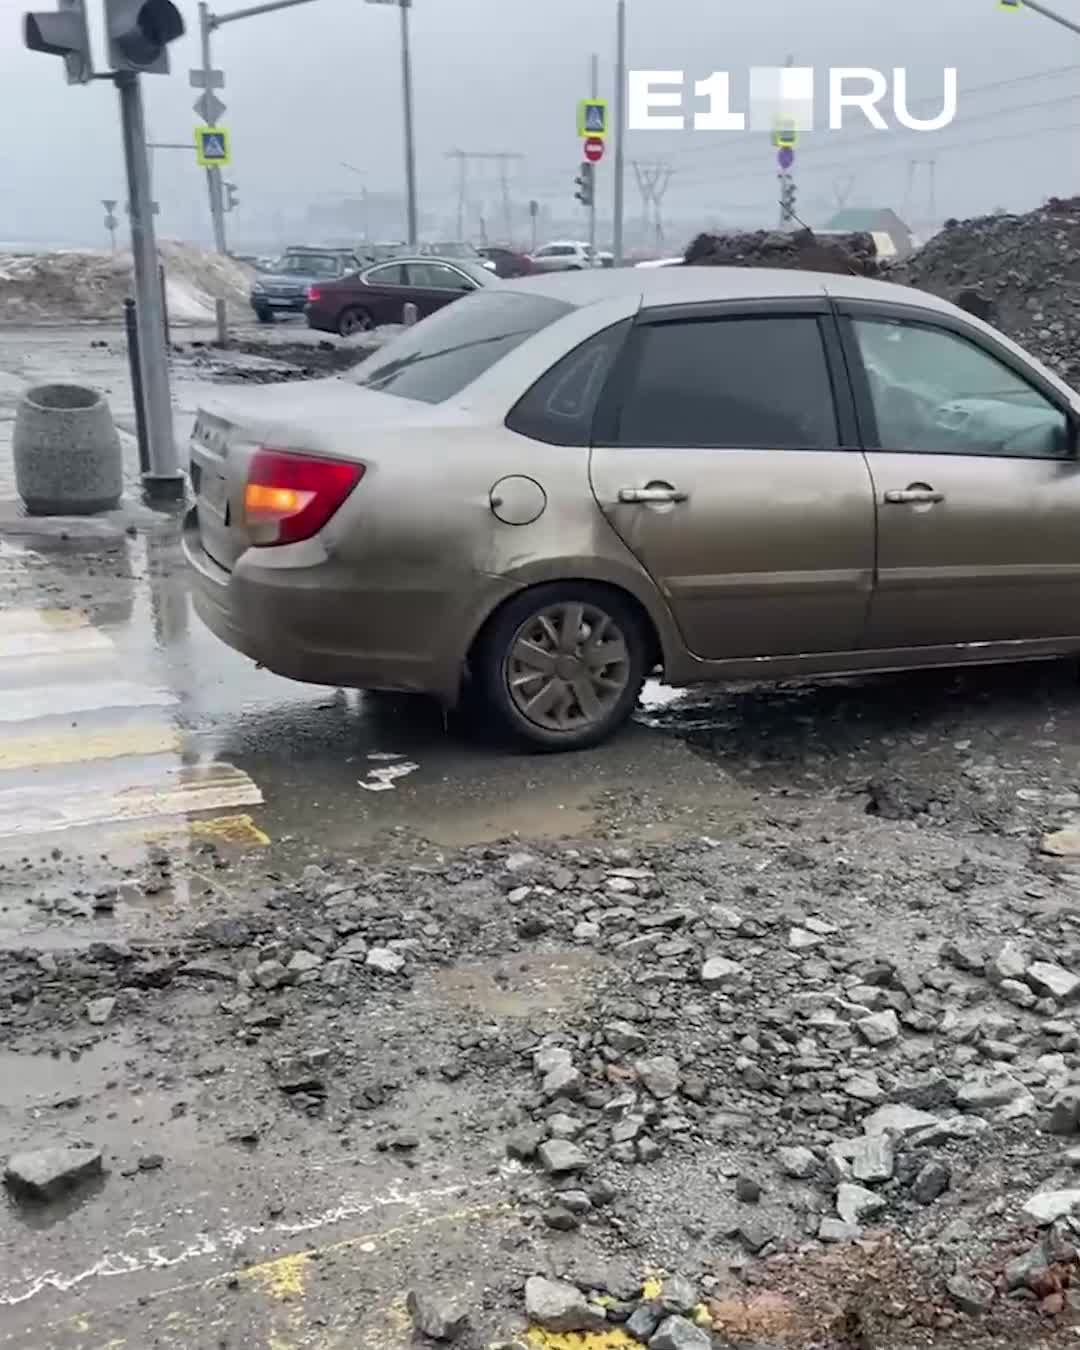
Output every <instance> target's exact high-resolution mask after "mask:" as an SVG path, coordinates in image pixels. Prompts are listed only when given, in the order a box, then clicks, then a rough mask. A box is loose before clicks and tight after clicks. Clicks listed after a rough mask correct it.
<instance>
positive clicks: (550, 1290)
mask: <svg viewBox="0 0 1080 1350" xmlns="http://www.w3.org/2000/svg"><path fill="white" fill-rule="evenodd" d="M525 1315H526V1316H527V1317H528V1319H529V1321H530V1322H533V1323H535V1325H536V1326H539V1327H543V1328H544V1330H545V1331H555V1332H569V1331H600V1330H602V1329H603V1328H604V1327H605V1326H606V1325H607V1315H606V1313H605V1312H604V1309H603V1308H602V1307H599V1306H597V1305H596V1304H594V1303H590V1302H589V1300H588V1299H587V1298H586V1297H585V1295H584V1294H583V1293H582V1292H581V1291H580V1290H579V1289H578V1288H577V1286H576V1285H573V1284H568V1283H566V1282H565V1281H563V1280H549V1279H546V1278H545V1277H544V1276H541V1275H532V1276H530V1277H529V1279H527V1280H526V1281H525Z"/></svg>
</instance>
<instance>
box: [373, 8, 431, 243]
mask: <svg viewBox="0 0 1080 1350" xmlns="http://www.w3.org/2000/svg"><path fill="white" fill-rule="evenodd" d="M367 2H368V4H369V5H397V7H398V10H399V11H400V14H401V98H402V103H403V105H404V106H403V112H404V122H405V126H404V132H405V199H406V206H405V211H406V231H407V234H408V244H409V247H410V248H411V249H415V248H416V245H417V242H418V239H419V234H420V228H419V221H418V213H417V207H416V146H415V143H414V136H413V87H412V52H411V50H410V44H409V10H410V9H411V8H412V0H367Z"/></svg>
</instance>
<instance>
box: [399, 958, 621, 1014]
mask: <svg viewBox="0 0 1080 1350" xmlns="http://www.w3.org/2000/svg"><path fill="white" fill-rule="evenodd" d="M606 965H607V962H606V961H605V960H604V959H603V958H602V957H601V956H598V955H597V954H596V953H595V952H592V951H586V950H584V949H582V950H579V949H577V948H569V949H565V950H562V951H558V952H550V953H538V954H534V955H530V956H525V957H520V958H518V957H515V958H514V959H512V960H508V961H506V962H504V963H500V964H499V965H494V964H491V963H486V962H485V963H477V964H475V965H466V966H454V967H451V968H449V969H447V970H439V971H436V972H435V973H434V974H433V975H432V976H431V978H430V981H429V982H428V985H427V988H426V989H425V991H424V993H423V995H422V997H423V998H424V999H425V1000H430V1001H431V1002H434V1003H437V1004H438V1003H442V1004H447V1005H449V1006H450V1007H452V1008H465V1009H468V1010H469V1011H470V1012H476V1013H486V1014H489V1015H491V1016H493V1017H531V1016H533V1015H535V1014H536V1013H542V1012H559V1011H561V1010H563V1009H566V1008H570V1007H572V1006H573V1005H574V1004H577V1003H581V1002H583V1001H584V1000H585V999H586V998H587V997H588V996H589V994H590V992H591V991H590V988H589V984H590V980H591V978H592V977H593V976H595V975H597V974H599V973H600V972H601V971H602V970H603V969H604V968H605V966H606Z"/></svg>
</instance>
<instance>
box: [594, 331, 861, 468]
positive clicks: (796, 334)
mask: <svg viewBox="0 0 1080 1350" xmlns="http://www.w3.org/2000/svg"><path fill="white" fill-rule="evenodd" d="M631 343H632V347H631V351H630V359H629V369H628V371H627V376H626V381H625V385H624V388H625V394H624V396H623V399H622V403H621V406H620V408H619V409H618V413H617V418H616V426H615V434H614V441H615V443H616V444H618V445H639V446H686V447H697V446H702V447H715V448H717V449H724V448H730V449H743V450H754V449H768V450H822V449H835V448H836V447H837V446H838V445H839V443H840V441H839V431H838V428H837V421H836V409H835V404H834V400H833V390H832V384H831V381H830V378H829V369H828V365H827V363H826V359H825V348H824V343H823V341H822V336H821V330H820V328H819V326H818V321H817V318H816V317H815V316H813V315H807V314H801V315H788V314H784V315H775V316H768V317H731V318H708V319H692V320H685V321H683V320H675V321H670V322H663V323H644V324H639V325H638V326H637V327H636V328H635V331H634V333H633V335H632V337H631Z"/></svg>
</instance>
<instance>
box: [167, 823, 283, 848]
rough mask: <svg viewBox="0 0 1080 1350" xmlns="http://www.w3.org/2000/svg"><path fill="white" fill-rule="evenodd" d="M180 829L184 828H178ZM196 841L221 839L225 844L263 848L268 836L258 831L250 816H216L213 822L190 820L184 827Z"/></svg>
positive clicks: (267, 841) (266, 843) (267, 842)
mask: <svg viewBox="0 0 1080 1350" xmlns="http://www.w3.org/2000/svg"><path fill="white" fill-rule="evenodd" d="M180 828H181V829H183V828H184V826H180ZM186 828H187V829H188V830H189V831H190V833H191V834H192V835H193V836H194V837H195V838H196V839H221V840H223V841H224V842H225V843H227V844H251V845H254V846H257V847H258V848H265V847H266V846H267V845H268V844H269V843H270V836H269V835H268V834H265V833H264V832H263V831H262V830H260V829H259V827H258V825H256V824H255V822H254V821H253V820H252V819H251V817H250V816H243V815H241V816H217V817H216V818H215V819H213V820H192V821H189V822H188V824H187V827H186Z"/></svg>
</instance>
